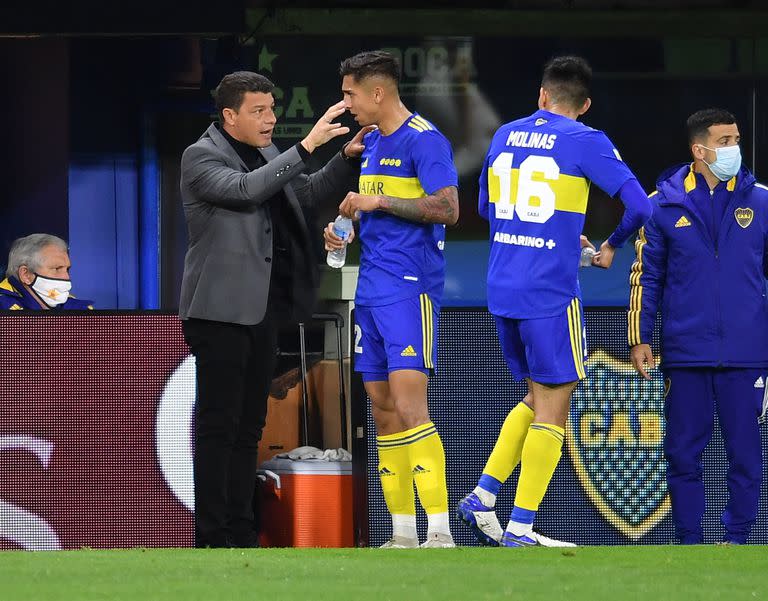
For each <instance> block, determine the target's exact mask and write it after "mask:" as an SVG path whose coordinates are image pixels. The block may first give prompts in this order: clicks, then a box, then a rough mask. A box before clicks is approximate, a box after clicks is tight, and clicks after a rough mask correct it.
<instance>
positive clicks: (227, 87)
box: [213, 71, 275, 121]
mask: <svg viewBox="0 0 768 601" xmlns="http://www.w3.org/2000/svg"><path fill="white" fill-rule="evenodd" d="M274 88H275V84H273V83H272V82H271V81H269V80H268V79H267V78H266V77H264V76H263V75H259V74H258V73H254V72H253V71H235V72H234V73H230V74H229V75H225V76H224V78H223V79H222V80H221V81H220V82H219V85H217V86H216V89H215V90H214V91H213V100H214V101H215V102H216V109H217V110H218V111H219V119H221V120H222V121H223V120H224V118H223V115H222V111H223V110H224V109H234V110H238V109H239V108H240V106H241V105H242V104H243V97H244V96H245V93H246V92H262V93H264V94H269V93H270V92H272V90H273V89H274Z"/></svg>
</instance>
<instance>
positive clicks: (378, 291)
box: [355, 114, 458, 381]
mask: <svg viewBox="0 0 768 601" xmlns="http://www.w3.org/2000/svg"><path fill="white" fill-rule="evenodd" d="M364 144H365V150H364V151H363V155H362V157H361V161H362V162H361V170H360V182H359V190H360V193H361V194H367V195H384V196H392V197H396V198H405V199H411V198H412V199H414V200H415V199H417V198H421V197H423V196H427V195H430V194H434V193H435V192H437V191H438V190H440V189H441V188H445V187H448V186H457V185H458V175H457V173H456V168H455V167H454V165H453V152H452V151H451V146H450V143H449V142H448V140H447V139H446V138H445V136H443V135H442V134H441V133H440V132H439V131H438V130H437V129H436V128H435V126H434V125H432V124H431V123H430V122H429V121H427V120H426V119H424V118H423V117H421V116H420V115H418V114H413V115H411V116H410V117H409V118H408V119H406V121H405V122H404V123H403V124H402V125H401V126H400V127H399V128H398V129H397V130H396V131H394V132H393V133H392V134H390V135H388V136H383V135H381V133H380V132H379V131H374V132H371V133H369V134H368V135H367V136H366V137H365V140H364ZM360 244H361V255H360V274H359V277H358V283H357V293H356V296H355V305H356V309H355V320H356V328H357V336H356V343H355V353H356V354H355V370H356V371H359V372H363V373H364V374H365V375H364V378H365V379H366V380H367V381H369V380H386V379H387V374H388V373H389V372H391V371H394V370H397V369H417V370H420V371H429V370H431V369H434V367H435V363H436V359H437V348H436V344H435V342H436V339H437V323H438V318H439V314H440V300H441V297H442V294H443V283H444V278H445V259H444V257H443V248H444V245H445V226H443V225H440V224H433V223H416V222H414V221H409V220H406V219H402V218H400V217H397V216H394V215H390V214H388V213H385V212H383V211H374V212H372V213H363V214H362V215H361V218H360Z"/></svg>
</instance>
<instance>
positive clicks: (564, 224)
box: [478, 110, 635, 319]
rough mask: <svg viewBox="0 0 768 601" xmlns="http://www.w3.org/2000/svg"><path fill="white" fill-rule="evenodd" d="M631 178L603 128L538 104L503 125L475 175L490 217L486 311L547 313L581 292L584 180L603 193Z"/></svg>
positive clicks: (483, 210) (528, 315) (482, 207)
mask: <svg viewBox="0 0 768 601" xmlns="http://www.w3.org/2000/svg"><path fill="white" fill-rule="evenodd" d="M634 178H635V176H634V174H633V173H632V171H631V170H630V169H629V167H627V165H626V164H625V163H624V161H623V160H622V159H621V156H620V155H619V153H618V151H617V150H616V149H615V147H614V145H613V143H612V142H611V141H610V140H609V139H608V137H607V136H606V135H605V134H604V133H603V132H601V131H599V130H596V129H592V128H591V127H588V126H586V125H584V124H583V123H580V122H578V121H575V120H573V119H569V118H567V117H563V116H560V115H556V114H554V113H550V112H549V111H545V110H539V111H537V112H535V113H533V114H532V115H530V116H529V117H525V118H523V119H519V120H517V121H512V122H511V123H507V124H505V125H503V126H502V127H501V128H499V130H498V131H497V132H496V134H495V135H494V137H493V141H492V142H491V145H490V148H489V150H488V154H487V155H486V158H485V164H484V166H483V170H482V173H481V176H480V197H479V203H478V210H479V212H480V215H481V216H483V217H484V218H486V219H487V220H488V221H489V222H490V238H491V252H490V259H489V264H488V309H489V310H490V312H491V313H493V314H494V315H498V316H502V317H508V318H515V319H532V318H541V317H553V316H555V315H559V314H561V313H562V312H564V311H565V309H566V307H568V306H569V304H570V303H571V302H572V301H573V300H574V299H578V298H580V297H581V292H580V289H579V282H578V268H579V256H580V253H581V244H580V240H579V236H580V234H581V232H582V229H583V227H584V214H585V213H586V210H587V199H588V196H589V186H590V182H594V183H595V184H597V185H598V186H599V187H600V188H601V189H602V190H603V191H604V192H605V193H606V194H608V195H609V196H615V195H616V193H617V192H618V191H619V190H620V189H621V187H622V185H623V184H624V183H626V182H627V181H629V180H630V179H634Z"/></svg>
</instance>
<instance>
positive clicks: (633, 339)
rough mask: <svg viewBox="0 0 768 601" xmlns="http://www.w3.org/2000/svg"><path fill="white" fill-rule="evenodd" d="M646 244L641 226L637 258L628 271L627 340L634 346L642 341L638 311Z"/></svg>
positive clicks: (641, 294) (637, 243)
mask: <svg viewBox="0 0 768 601" xmlns="http://www.w3.org/2000/svg"><path fill="white" fill-rule="evenodd" d="M646 244H648V240H647V239H646V237H645V228H644V227H641V228H640V232H639V236H638V237H637V241H636V242H635V254H636V255H637V258H636V259H635V262H634V263H632V269H631V271H630V272H629V291H630V292H629V312H628V313H627V341H628V342H629V346H635V345H638V344H640V343H641V342H642V340H641V339H640V312H641V310H642V308H643V285H642V283H641V282H640V278H641V277H642V276H643V247H644V246H645V245H646Z"/></svg>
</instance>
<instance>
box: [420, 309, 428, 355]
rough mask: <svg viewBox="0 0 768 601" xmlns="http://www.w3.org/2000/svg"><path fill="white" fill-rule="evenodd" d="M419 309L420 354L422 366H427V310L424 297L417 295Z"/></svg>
mask: <svg viewBox="0 0 768 601" xmlns="http://www.w3.org/2000/svg"><path fill="white" fill-rule="evenodd" d="M419 307H420V308H421V353H422V355H423V356H424V366H425V367H426V365H427V309H426V306H425V303H424V295H423V294H419Z"/></svg>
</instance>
